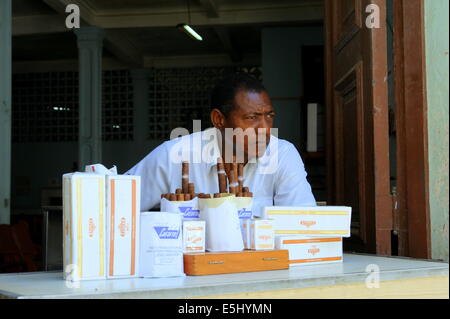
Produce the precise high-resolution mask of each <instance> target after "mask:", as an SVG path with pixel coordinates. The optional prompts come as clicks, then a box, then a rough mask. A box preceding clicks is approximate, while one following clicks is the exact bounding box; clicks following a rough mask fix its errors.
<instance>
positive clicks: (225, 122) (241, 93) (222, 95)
mask: <svg viewBox="0 0 450 319" xmlns="http://www.w3.org/2000/svg"><path fill="white" fill-rule="evenodd" d="M211 107H212V110H211V122H212V123H213V125H214V126H215V127H216V128H217V129H219V130H220V131H221V132H222V136H223V137H225V133H226V131H225V129H226V128H231V129H237V128H240V129H242V130H243V131H244V136H238V137H237V138H234V142H233V149H234V152H243V154H244V156H245V158H246V160H247V159H248V158H253V157H259V156H261V155H262V154H264V151H265V149H266V146H267V145H268V143H269V141H270V129H271V128H272V125H273V118H274V115H275V112H274V109H273V107H272V103H271V101H270V98H269V95H268V93H267V90H266V89H265V88H264V86H263V85H262V84H261V82H259V81H258V80H257V79H255V78H254V77H252V76H250V75H248V74H246V73H237V74H234V75H232V76H229V77H227V78H225V79H223V80H222V81H220V82H219V83H218V84H217V85H216V87H215V88H214V89H213V91H212V95H211ZM239 137H243V138H239ZM229 142H230V141H229Z"/></svg>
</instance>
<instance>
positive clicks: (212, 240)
mask: <svg viewBox="0 0 450 319" xmlns="http://www.w3.org/2000/svg"><path fill="white" fill-rule="evenodd" d="M234 199H235V196H234V195H232V194H230V195H228V196H224V197H220V198H200V199H199V201H198V203H199V208H200V219H202V220H204V221H205V222H206V250H208V251H241V250H243V249H244V243H243V240H242V233H241V226H240V222H239V216H238V212H237V209H236V203H235V200H234Z"/></svg>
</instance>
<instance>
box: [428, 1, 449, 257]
mask: <svg viewBox="0 0 450 319" xmlns="http://www.w3.org/2000/svg"><path fill="white" fill-rule="evenodd" d="M424 3H425V13H424V14H425V45H426V48H425V50H426V70H427V100H428V160H429V185H430V187H429V197H430V223H431V225H430V226H431V253H432V258H434V259H444V260H446V261H448V260H449V253H448V245H449V242H448V214H449V194H448V191H449V189H448V170H449V166H448V161H449V158H448V118H449V114H448V109H449V94H448V91H449V79H448V77H449V63H448V21H449V20H448V11H449V1H448V0H425V2H424Z"/></svg>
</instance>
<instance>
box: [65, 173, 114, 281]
mask: <svg viewBox="0 0 450 319" xmlns="http://www.w3.org/2000/svg"><path fill="white" fill-rule="evenodd" d="M62 184H63V264H64V268H63V269H64V279H65V280H71V281H78V280H89V279H104V278H106V253H105V250H106V234H105V230H106V229H105V227H106V226H105V223H106V211H105V177H104V176H103V175H97V174H90V173H79V172H76V173H70V174H64V175H63V182H62Z"/></svg>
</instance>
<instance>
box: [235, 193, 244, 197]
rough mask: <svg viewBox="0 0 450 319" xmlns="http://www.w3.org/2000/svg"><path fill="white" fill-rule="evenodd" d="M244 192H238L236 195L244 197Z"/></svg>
mask: <svg viewBox="0 0 450 319" xmlns="http://www.w3.org/2000/svg"><path fill="white" fill-rule="evenodd" d="M244 194H245V193H242V192H238V193H237V195H236V196H237V197H245V196H244Z"/></svg>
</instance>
